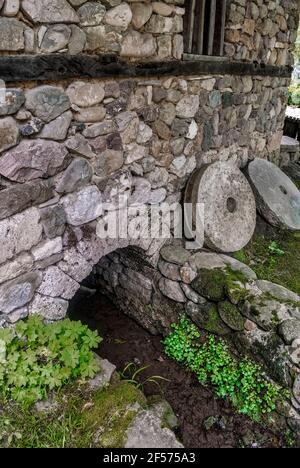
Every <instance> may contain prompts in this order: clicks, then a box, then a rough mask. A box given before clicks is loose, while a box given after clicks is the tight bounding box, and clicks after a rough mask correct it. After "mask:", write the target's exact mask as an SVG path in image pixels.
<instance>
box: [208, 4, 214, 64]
mask: <svg viewBox="0 0 300 468" xmlns="http://www.w3.org/2000/svg"><path fill="white" fill-rule="evenodd" d="M215 24H216V0H211V4H210V15H209V36H208V51H207V55H212V54H213V47H214V36H215Z"/></svg>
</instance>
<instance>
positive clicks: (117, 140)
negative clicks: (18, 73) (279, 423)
mask: <svg viewBox="0 0 300 468" xmlns="http://www.w3.org/2000/svg"><path fill="white" fill-rule="evenodd" d="M184 14H185V10H184V1H183V0H168V1H160V2H156V1H141V2H137V1H128V2H121V1H120V0H104V1H101V2H100V1H84V0H83V1H82V0H80V1H77V0H76V1H75V0H70V1H67V0H47V2H46V1H44V0H21V1H16V0H13V1H12V0H5V1H3V0H2V1H0V50H1V55H3V56H6V57H7V58H9V57H10V56H12V55H16V54H19V55H20V54H25V55H24V59H26V56H28V55H30V54H31V55H39V54H40V55H43V54H47V56H49V54H60V55H61V56H63V55H65V54H74V55H76V54H80V53H91V54H102V53H114V54H116V56H121V57H122V58H123V59H126V60H128V61H132V60H133V61H137V60H138V61H139V62H140V61H143V62H147V61H149V60H151V61H153V60H159V61H160V62H161V61H166V62H167V61H168V60H171V59H172V60H174V59H176V60H178V61H181V60H183V17H184ZM297 20H298V10H297V3H296V2H294V1H285V0H282V1H279V0H277V1H267V2H262V1H261V0H257V1H252V2H251V1H246V0H236V1H229V2H228V6H227V19H226V31H225V59H227V60H228V61H230V62H234V61H237V60H244V61H245V62H248V63H253V62H254V61H260V62H263V63H265V64H271V65H275V66H277V67H278V70H279V68H280V67H281V66H285V65H287V64H290V63H291V54H290V52H291V48H292V45H293V43H294V40H295V37H296V30H297ZM0 59H1V57H0ZM288 83H289V80H288V79H287V78H282V77H276V76H274V75H273V76H259V75H254V76H247V75H228V74H222V73H221V74H218V75H205V76H203V75H201V76H195V75H185V76H164V77H160V76H157V77H154V78H151V79H147V78H140V79H137V78H133V77H126V78H122V77H113V76H112V77H111V78H107V79H100V78H95V79H93V80H88V79H80V77H78V78H77V79H73V80H64V81H56V82H38V83H37V82H34V81H32V82H26V84H25V83H24V84H22V83H20V82H18V83H6V85H7V90H6V95H5V102H3V103H1V104H0V238H1V249H0V312H1V323H3V324H5V323H8V324H9V323H14V322H16V321H17V320H18V319H20V318H23V317H26V316H27V315H28V314H31V313H36V312H39V313H42V314H43V315H44V316H45V317H46V318H47V319H49V320H56V319H60V318H62V317H64V316H65V314H66V311H67V307H68V300H69V299H71V298H72V297H73V295H74V294H75V292H76V291H77V289H78V288H79V287H80V283H81V281H82V280H83V279H84V278H85V277H86V276H87V275H88V274H89V273H90V271H91V270H92V267H93V265H95V264H97V262H98V261H99V259H100V258H101V257H102V256H103V255H105V254H106V253H108V252H111V251H113V250H115V249H116V248H118V247H122V246H126V245H130V244H133V243H135V241H133V240H130V239H128V240H126V242H124V241H123V242H119V241H117V240H116V241H111V242H103V241H100V240H99V239H98V238H97V237H96V233H95V226H96V223H97V222H98V221H99V219H101V217H102V216H103V213H102V212H101V207H100V205H101V201H112V202H115V195H114V194H115V191H116V189H117V191H118V193H125V192H127V193H128V191H129V193H131V199H130V200H131V201H130V203H137V202H138V203H148V204H157V203H160V202H162V201H165V200H166V201H169V202H172V201H179V200H180V199H181V196H182V190H183V189H184V187H185V185H186V182H187V179H188V177H189V175H190V174H191V173H192V171H193V170H194V169H195V168H196V167H200V166H201V165H203V164H205V163H211V162H214V161H218V160H220V161H229V162H230V163H232V164H234V165H237V166H238V167H241V168H243V167H244V166H245V165H246V164H247V162H248V161H249V160H251V159H253V158H254V157H261V158H267V159H269V160H272V161H274V162H277V163H279V162H280V152H279V149H280V142H281V136H282V128H283V121H284V113H285V106H286V95H287V86H288ZM142 247H143V248H145V250H147V249H148V248H149V245H146V246H145V245H143V246H142ZM156 248H157V249H159V246H157V247H156ZM152 249H155V247H152Z"/></svg>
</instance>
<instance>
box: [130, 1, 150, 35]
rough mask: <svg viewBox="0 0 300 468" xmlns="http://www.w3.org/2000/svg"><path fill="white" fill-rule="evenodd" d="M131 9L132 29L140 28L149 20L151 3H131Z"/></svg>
mask: <svg viewBox="0 0 300 468" xmlns="http://www.w3.org/2000/svg"><path fill="white" fill-rule="evenodd" d="M131 10H132V21H131V24H132V26H133V27H134V29H141V28H142V27H143V26H144V25H145V24H146V23H147V21H149V19H150V17H151V15H152V11H153V8H152V4H151V3H141V2H138V3H133V4H132V5H131Z"/></svg>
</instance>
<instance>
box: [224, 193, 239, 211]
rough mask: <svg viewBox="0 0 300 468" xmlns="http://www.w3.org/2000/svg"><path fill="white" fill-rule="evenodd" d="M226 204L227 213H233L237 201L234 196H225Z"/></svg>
mask: <svg viewBox="0 0 300 468" xmlns="http://www.w3.org/2000/svg"><path fill="white" fill-rule="evenodd" d="M226 206H227V210H228V211H229V213H234V212H235V211H236V209H237V202H236V200H235V199H234V198H232V197H229V198H227V202H226Z"/></svg>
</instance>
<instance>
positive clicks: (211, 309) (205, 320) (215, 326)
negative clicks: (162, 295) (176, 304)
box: [186, 302, 231, 335]
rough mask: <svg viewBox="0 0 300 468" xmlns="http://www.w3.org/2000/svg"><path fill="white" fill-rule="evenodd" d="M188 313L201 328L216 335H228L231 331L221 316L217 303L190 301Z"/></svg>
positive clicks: (187, 308)
mask: <svg viewBox="0 0 300 468" xmlns="http://www.w3.org/2000/svg"><path fill="white" fill-rule="evenodd" d="M186 314H187V315H188V316H189V317H190V318H191V319H192V321H193V322H194V323H195V324H196V325H198V327H199V328H202V329H203V330H206V331H208V332H210V333H213V334H215V335H227V334H228V333H230V331H231V330H230V328H228V327H227V325H225V323H224V322H223V320H222V319H221V318H220V316H219V313H218V308H217V305H216V304H213V303H211V302H207V304H195V303H194V302H188V303H187V304H186Z"/></svg>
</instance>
